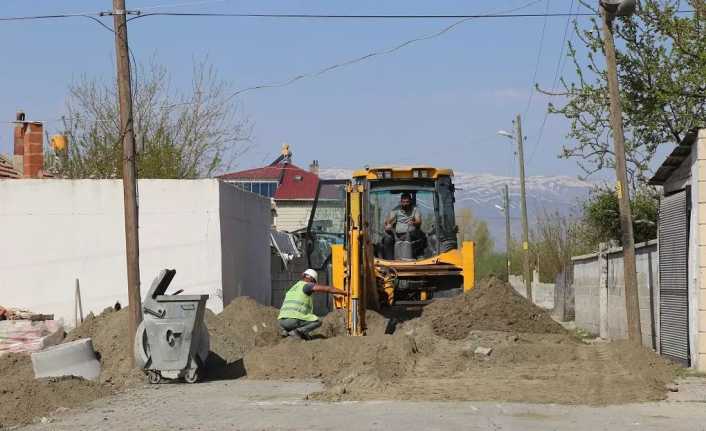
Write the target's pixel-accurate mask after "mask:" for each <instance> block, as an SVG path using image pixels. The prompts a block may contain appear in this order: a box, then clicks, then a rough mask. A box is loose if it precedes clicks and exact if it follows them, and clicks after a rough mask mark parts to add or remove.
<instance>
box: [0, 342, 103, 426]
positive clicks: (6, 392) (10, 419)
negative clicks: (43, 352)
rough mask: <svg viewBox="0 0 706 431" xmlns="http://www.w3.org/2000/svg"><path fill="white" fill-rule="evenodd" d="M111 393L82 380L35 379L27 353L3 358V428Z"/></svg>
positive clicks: (0, 422) (0, 369) (0, 393)
mask: <svg viewBox="0 0 706 431" xmlns="http://www.w3.org/2000/svg"><path fill="white" fill-rule="evenodd" d="M110 393H112V390H111V389H110V388H109V387H107V386H105V385H101V384H97V383H91V382H88V381H86V380H82V379H79V378H72V377H65V378H61V379H44V380H35V379H34V372H33V371H32V361H31V359H30V356H29V355H28V354H24V353H8V354H6V355H2V356H0V428H3V427H10V426H14V425H18V424H26V423H30V422H32V420H33V419H35V418H38V417H42V416H48V415H50V414H51V413H54V412H56V411H57V410H62V409H68V408H72V407H76V406H78V405H81V404H84V403H87V402H89V401H92V400H95V399H97V398H100V397H103V396H105V395H108V394H110Z"/></svg>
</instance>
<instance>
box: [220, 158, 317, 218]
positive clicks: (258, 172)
mask: <svg viewBox="0 0 706 431" xmlns="http://www.w3.org/2000/svg"><path fill="white" fill-rule="evenodd" d="M318 168H319V163H318V161H316V160H314V161H313V162H312V163H311V165H310V166H309V170H308V171H307V170H305V169H302V168H300V167H299V166H296V165H295V164H294V163H292V152H291V151H290V150H289V146H288V145H286V144H285V145H284V146H283V148H282V153H281V155H280V156H279V157H278V158H277V159H276V160H274V161H273V162H272V163H270V164H269V165H267V166H264V167H261V168H255V169H248V170H244V171H238V172H231V173H228V174H224V175H221V176H219V177H218V179H220V180H222V181H225V182H228V183H232V184H234V185H235V186H237V187H239V188H242V189H244V190H246V191H249V192H252V193H257V194H260V195H262V196H267V197H269V198H272V199H273V200H274V202H275V208H276V213H277V216H276V218H275V226H276V228H277V229H278V230H285V231H289V232H293V231H296V230H299V229H302V228H305V227H306V225H307V224H308V222H309V215H310V213H311V207H312V205H313V203H314V199H315V198H316V190H317V188H318V187H319V175H318Z"/></svg>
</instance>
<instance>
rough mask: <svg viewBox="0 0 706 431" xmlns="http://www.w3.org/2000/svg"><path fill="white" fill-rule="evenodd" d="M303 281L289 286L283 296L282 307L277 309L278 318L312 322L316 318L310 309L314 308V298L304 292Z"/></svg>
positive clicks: (304, 284)
mask: <svg viewBox="0 0 706 431" xmlns="http://www.w3.org/2000/svg"><path fill="white" fill-rule="evenodd" d="M306 285H307V282H305V281H298V282H297V283H295V284H294V286H292V287H290V288H289V290H288V291H287V294H286V295H285V296H284V302H282V308H280V309H279V316H277V318H278V319H299V320H306V321H307V322H313V321H315V320H318V319H319V318H318V316H316V314H314V313H313V312H312V311H313V310H314V300H313V298H312V297H311V295H307V294H306V293H304V286H306Z"/></svg>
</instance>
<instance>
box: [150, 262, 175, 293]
mask: <svg viewBox="0 0 706 431" xmlns="http://www.w3.org/2000/svg"><path fill="white" fill-rule="evenodd" d="M175 275H176V269H163V270H161V271H160V272H159V275H157V277H156V278H155V279H154V281H152V286H150V290H149V294H148V296H149V297H150V298H152V299H157V297H158V296H160V295H164V292H166V291H167V288H168V287H169V284H170V283H171V282H172V280H173V279H174V276H175Z"/></svg>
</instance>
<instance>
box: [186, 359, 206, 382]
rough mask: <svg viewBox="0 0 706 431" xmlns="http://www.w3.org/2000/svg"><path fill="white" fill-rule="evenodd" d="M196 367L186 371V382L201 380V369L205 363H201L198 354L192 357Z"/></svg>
mask: <svg viewBox="0 0 706 431" xmlns="http://www.w3.org/2000/svg"><path fill="white" fill-rule="evenodd" d="M191 362H192V364H193V365H196V366H195V367H194V368H189V369H188V370H186V371H185V372H184V381H185V382H186V383H196V382H198V381H199V380H201V370H203V365H202V364H201V359H199V357H198V356H194V357H193V358H192V359H191Z"/></svg>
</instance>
